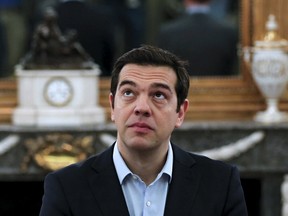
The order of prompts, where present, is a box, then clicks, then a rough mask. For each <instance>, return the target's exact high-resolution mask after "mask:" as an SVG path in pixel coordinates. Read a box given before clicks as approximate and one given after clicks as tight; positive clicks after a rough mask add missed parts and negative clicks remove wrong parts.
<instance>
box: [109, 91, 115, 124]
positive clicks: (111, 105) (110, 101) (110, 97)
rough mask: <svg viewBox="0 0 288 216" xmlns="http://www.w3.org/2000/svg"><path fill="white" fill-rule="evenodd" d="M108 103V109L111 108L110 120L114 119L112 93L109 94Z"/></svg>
mask: <svg viewBox="0 0 288 216" xmlns="http://www.w3.org/2000/svg"><path fill="white" fill-rule="evenodd" d="M109 104H110V110H111V116H110V118H111V120H112V121H114V96H113V94H112V93H110V94H109Z"/></svg>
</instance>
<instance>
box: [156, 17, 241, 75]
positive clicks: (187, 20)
mask: <svg viewBox="0 0 288 216" xmlns="http://www.w3.org/2000/svg"><path fill="white" fill-rule="evenodd" d="M237 42H238V33H237V31H236V30H235V29H234V28H232V27H231V26H228V25H226V24H224V23H220V22H219V21H216V20H215V18H213V17H212V16H210V15H209V14H202V13H196V14H193V15H184V16H182V17H180V18H179V19H177V20H175V21H172V22H171V23H167V24H165V25H163V26H161V29H160V32H159V36H158V45H159V47H161V48H164V49H167V50H170V51H171V52H173V53H175V54H176V55H178V56H179V57H181V58H182V59H183V60H187V61H188V62H189V67H188V71H189V74H190V75H193V76H210V75H212V76H213V75H231V74H235V73H236V72H235V70H237Z"/></svg>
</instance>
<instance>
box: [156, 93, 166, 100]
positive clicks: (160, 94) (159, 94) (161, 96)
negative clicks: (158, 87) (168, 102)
mask: <svg viewBox="0 0 288 216" xmlns="http://www.w3.org/2000/svg"><path fill="white" fill-rule="evenodd" d="M154 97H155V98H156V99H165V95H164V94H163V93H161V92H156V93H155V95H154Z"/></svg>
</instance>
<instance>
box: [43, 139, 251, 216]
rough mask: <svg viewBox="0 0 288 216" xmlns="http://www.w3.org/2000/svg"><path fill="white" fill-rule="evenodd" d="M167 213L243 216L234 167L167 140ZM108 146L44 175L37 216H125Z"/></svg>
mask: <svg viewBox="0 0 288 216" xmlns="http://www.w3.org/2000/svg"><path fill="white" fill-rule="evenodd" d="M173 152H174V164H173V174H172V175H173V176H172V182H171V183H170V186H169V191H168V195H167V201H166V208H165V215H167V216H169V215H170V216H178V215H179V216H180V215H181V216H185V215H194V216H220V215H221V216H246V215H247V212H246V205H245V200H244V196H243V191H242V187H241V184H240V180H239V175H238V172H237V170H236V168H235V167H232V166H229V165H226V164H224V163H222V162H216V161H212V160H210V159H208V158H206V157H202V156H197V155H194V154H190V153H187V152H184V151H183V150H181V149H180V148H178V147H176V146H175V145H173ZM112 153H113V146H112V147H110V148H109V149H108V150H106V151H104V153H101V154H99V155H97V156H93V157H91V158H90V159H88V160H86V161H84V162H82V163H78V164H75V165H72V166H69V167H67V168H64V169H62V170H60V171H56V172H54V173H52V174H49V175H48V176H47V177H46V180H45V195H44V197H43V203H42V208H41V212H40V216H60V215H74V216H92V215H93V216H96V215H97V216H100V215H101V216H115V215H117V216H127V215H129V213H128V209H127V206H126V203H125V198H124V195H123V193H122V189H121V186H120V183H119V180H118V177H117V174H116V170H115V167H114V164H113V160H112Z"/></svg>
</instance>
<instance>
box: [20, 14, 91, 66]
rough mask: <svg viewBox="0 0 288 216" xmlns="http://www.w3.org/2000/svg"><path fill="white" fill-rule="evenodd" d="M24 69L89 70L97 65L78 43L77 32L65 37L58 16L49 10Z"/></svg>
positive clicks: (26, 57)
mask: <svg viewBox="0 0 288 216" xmlns="http://www.w3.org/2000/svg"><path fill="white" fill-rule="evenodd" d="M22 64H23V67H24V69H89V68H91V67H92V66H93V65H95V63H94V62H93V60H92V58H91V57H90V56H89V55H88V54H87V53H86V52H85V50H84V49H83V47H82V46H81V44H80V43H79V42H78V41H77V32H76V31H72V30H71V31H69V32H68V33H67V34H66V35H63V34H62V33H61V31H60V28H59V27H58V25H57V14H56V12H55V10H54V9H53V8H48V9H47V10H46V11H45V14H44V20H43V22H42V23H40V24H39V26H38V27H37V28H36V30H35V32H34V36H33V41H32V45H31V51H30V52H29V53H28V54H27V55H26V56H25V58H24V60H23V62H22Z"/></svg>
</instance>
